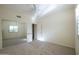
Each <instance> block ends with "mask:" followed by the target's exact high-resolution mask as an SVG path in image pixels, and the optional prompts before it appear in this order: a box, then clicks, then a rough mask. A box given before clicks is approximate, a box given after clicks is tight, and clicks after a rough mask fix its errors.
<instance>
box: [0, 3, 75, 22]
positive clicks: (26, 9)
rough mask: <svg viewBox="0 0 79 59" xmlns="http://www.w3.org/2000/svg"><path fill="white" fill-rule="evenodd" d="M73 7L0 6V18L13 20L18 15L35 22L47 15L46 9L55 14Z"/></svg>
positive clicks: (52, 5) (65, 5) (45, 5)
mask: <svg viewBox="0 0 79 59" xmlns="http://www.w3.org/2000/svg"><path fill="white" fill-rule="evenodd" d="M50 7H51V8H52V9H51V8H50ZM74 7H75V5H74V4H1V5H0V8H1V9H2V11H3V12H0V14H1V15H0V16H2V17H3V16H4V17H5V18H9V17H11V18H12V17H13V18H14V19H15V18H16V15H19V16H22V18H23V17H24V18H25V19H26V18H29V17H28V15H29V16H30V17H31V18H30V19H32V20H33V21H36V20H37V19H39V18H40V17H43V16H45V15H46V14H47V13H48V12H47V11H48V9H51V10H49V12H51V11H52V12H57V11H59V10H67V9H71V8H74ZM12 12H13V13H12ZM11 13H12V14H11ZM4 17H3V18H4ZM34 19H35V20H34Z"/></svg>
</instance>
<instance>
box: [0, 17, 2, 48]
mask: <svg viewBox="0 0 79 59" xmlns="http://www.w3.org/2000/svg"><path fill="white" fill-rule="evenodd" d="M0 49H2V32H1V19H0Z"/></svg>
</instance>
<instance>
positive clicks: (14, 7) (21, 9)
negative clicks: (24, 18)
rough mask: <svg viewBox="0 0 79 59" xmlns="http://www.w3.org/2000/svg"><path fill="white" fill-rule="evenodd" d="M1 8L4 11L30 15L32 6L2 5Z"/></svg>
mask: <svg viewBox="0 0 79 59" xmlns="http://www.w3.org/2000/svg"><path fill="white" fill-rule="evenodd" d="M0 6H1V7H2V8H4V9H6V10H11V11H14V12H19V13H24V14H27V13H32V11H33V5H32V4H3V5H0Z"/></svg>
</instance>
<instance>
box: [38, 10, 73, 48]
mask: <svg viewBox="0 0 79 59" xmlns="http://www.w3.org/2000/svg"><path fill="white" fill-rule="evenodd" d="M37 30H38V34H37V35H38V40H42V41H47V42H51V43H55V44H59V45H63V46H67V47H72V48H74V45H75V44H74V43H75V42H74V39H75V9H74V8H70V9H67V10H62V11H61V10H59V12H56V13H53V12H51V13H50V14H48V15H46V16H45V17H43V18H40V19H39V21H38V23H37Z"/></svg>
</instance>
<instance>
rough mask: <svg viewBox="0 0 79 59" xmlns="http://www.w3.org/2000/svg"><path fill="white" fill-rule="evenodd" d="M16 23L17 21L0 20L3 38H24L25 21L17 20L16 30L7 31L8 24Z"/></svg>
mask: <svg viewBox="0 0 79 59" xmlns="http://www.w3.org/2000/svg"><path fill="white" fill-rule="evenodd" d="M11 25H14V26H15V25H17V21H11V20H3V21H2V35H3V39H12V38H24V37H26V31H27V30H25V27H26V23H22V22H18V32H9V26H11Z"/></svg>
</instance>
